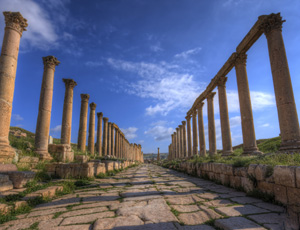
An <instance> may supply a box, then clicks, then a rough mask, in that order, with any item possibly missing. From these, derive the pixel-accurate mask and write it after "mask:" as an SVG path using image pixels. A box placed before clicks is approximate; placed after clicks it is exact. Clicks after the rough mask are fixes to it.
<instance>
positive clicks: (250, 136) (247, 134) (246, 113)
mask: <svg viewBox="0 0 300 230" xmlns="http://www.w3.org/2000/svg"><path fill="white" fill-rule="evenodd" d="M246 59H247V55H246V54H239V55H238V56H237V58H236V60H235V71H236V79H237V85H238V93H239V102H240V112H241V122H242V133H243V148H244V154H260V152H259V151H258V148H257V145H256V138H255V130H254V123H253V114H252V106H251V98H250V90H249V84H248V77H247V70H246Z"/></svg>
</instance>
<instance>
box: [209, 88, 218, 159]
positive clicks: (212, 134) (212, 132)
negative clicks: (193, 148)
mask: <svg viewBox="0 0 300 230" xmlns="http://www.w3.org/2000/svg"><path fill="white" fill-rule="evenodd" d="M215 95H216V93H215V92H210V93H209V94H208V95H207V117H208V139H209V154H210V155H215V154H217V142H216V128H215V113H214V96H215Z"/></svg>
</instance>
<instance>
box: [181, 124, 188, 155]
mask: <svg viewBox="0 0 300 230" xmlns="http://www.w3.org/2000/svg"><path fill="white" fill-rule="evenodd" d="M181 123H182V137H183V144H182V147H183V151H182V153H183V157H184V158H186V157H187V148H186V147H187V146H186V121H182V122H181Z"/></svg>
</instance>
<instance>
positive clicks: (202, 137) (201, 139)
mask: <svg viewBox="0 0 300 230" xmlns="http://www.w3.org/2000/svg"><path fill="white" fill-rule="evenodd" d="M203 105H204V103H203V102H200V104H198V107H197V111H198V129H199V146H200V156H206V144H205V132H204V122H203Z"/></svg>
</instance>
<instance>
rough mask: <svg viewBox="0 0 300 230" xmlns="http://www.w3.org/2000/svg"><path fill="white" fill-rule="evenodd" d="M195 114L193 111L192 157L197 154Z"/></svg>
mask: <svg viewBox="0 0 300 230" xmlns="http://www.w3.org/2000/svg"><path fill="white" fill-rule="evenodd" d="M196 115H197V112H196V111H193V115H192V118H193V155H197V154H198V133H197V118H196Z"/></svg>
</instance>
